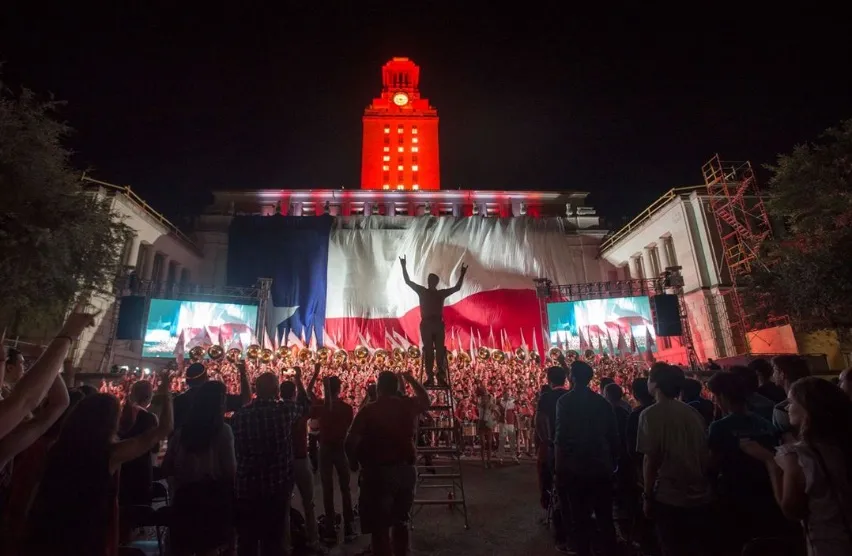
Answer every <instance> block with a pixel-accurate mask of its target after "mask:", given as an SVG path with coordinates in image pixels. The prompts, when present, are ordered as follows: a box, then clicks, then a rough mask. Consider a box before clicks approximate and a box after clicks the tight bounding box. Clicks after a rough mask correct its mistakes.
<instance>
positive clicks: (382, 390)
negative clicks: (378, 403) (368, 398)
mask: <svg viewBox="0 0 852 556" xmlns="http://www.w3.org/2000/svg"><path fill="white" fill-rule="evenodd" d="M397 392H399V379H398V378H397V377H396V375H395V374H394V373H393V372H391V371H382V372H380V373H379V378H377V379H376V394H377V395H378V396H395V395H396V394H397Z"/></svg>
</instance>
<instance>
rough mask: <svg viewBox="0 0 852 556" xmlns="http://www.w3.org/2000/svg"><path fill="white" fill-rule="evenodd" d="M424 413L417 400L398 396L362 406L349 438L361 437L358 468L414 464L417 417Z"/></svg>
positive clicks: (380, 399)
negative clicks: (359, 466)
mask: <svg viewBox="0 0 852 556" xmlns="http://www.w3.org/2000/svg"><path fill="white" fill-rule="evenodd" d="M425 409H426V408H425V407H423V405H422V404H420V402H418V401H417V399H416V398H404V397H397V396H381V397H380V398H379V399H377V400H376V401H375V402H373V403H371V404H368V405H366V406H364V408H362V409H361V411H359V412H358V415H356V416H355V421H354V422H353V423H352V434H355V435H359V436H360V437H361V443H360V444H359V446H358V461H359V462H360V463H361V465H363V466H364V467H365V468H370V467H378V466H382V465H412V464H414V460H415V457H416V456H415V447H414V438H415V435H416V433H417V417H418V416H419V415H420V414H421V413H422V412H423V411H424V410H425Z"/></svg>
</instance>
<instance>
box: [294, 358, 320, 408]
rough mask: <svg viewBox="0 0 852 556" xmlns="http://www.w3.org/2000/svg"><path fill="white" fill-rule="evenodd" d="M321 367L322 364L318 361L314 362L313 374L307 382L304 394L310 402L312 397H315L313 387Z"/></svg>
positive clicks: (312, 400)
mask: <svg viewBox="0 0 852 556" xmlns="http://www.w3.org/2000/svg"><path fill="white" fill-rule="evenodd" d="M321 369H322V364H320V363H315V364H314V374H313V376H311V380H310V381H309V382H308V388H307V391H306V392H305V395H306V396H307V398H308V400H309V401H310V402H311V403H313V402H314V399H315V397H316V396H314V387H316V384H317V379H318V378H319V375H320V370H321ZM297 386H298V385H297Z"/></svg>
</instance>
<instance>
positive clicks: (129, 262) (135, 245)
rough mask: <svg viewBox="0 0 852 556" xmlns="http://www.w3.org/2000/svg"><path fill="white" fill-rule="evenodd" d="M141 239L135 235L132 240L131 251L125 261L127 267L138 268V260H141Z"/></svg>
mask: <svg viewBox="0 0 852 556" xmlns="http://www.w3.org/2000/svg"><path fill="white" fill-rule="evenodd" d="M139 244H140V241H139V238H138V237H136V236H135V235H134V236H133V237H132V238H131V239H130V249H129V250H128V253H127V259H126V260H125V261H124V265H125V266H129V267H133V268H136V259H138V258H139Z"/></svg>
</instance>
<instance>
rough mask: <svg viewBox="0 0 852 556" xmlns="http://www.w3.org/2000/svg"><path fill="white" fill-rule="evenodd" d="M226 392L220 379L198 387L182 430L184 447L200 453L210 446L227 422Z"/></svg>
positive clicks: (182, 444)
mask: <svg viewBox="0 0 852 556" xmlns="http://www.w3.org/2000/svg"><path fill="white" fill-rule="evenodd" d="M261 376H262V375H261ZM259 380H260V378H258V381H259ZM225 394H226V388H225V385H224V384H223V383H221V382H219V381H215V380H211V381H208V382H205V383H204V384H202V385H201V386H199V387H198V392H197V393H196V394H195V397H194V398H193V399H192V406H191V407H190V409H189V413H188V414H187V416H186V423H184V425H183V427H182V428H181V430H180V435H181V446H182V447H183V448H184V449H186V450H187V451H189V452H191V453H193V454H199V453H202V452H204V451H205V450H207V449H208V448H210V445H211V444H212V443H213V439H214V438H216V435H217V434H218V433H219V431H220V430H221V429H222V427H223V426H224V424H225ZM259 395H260V392H258V396H259Z"/></svg>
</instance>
